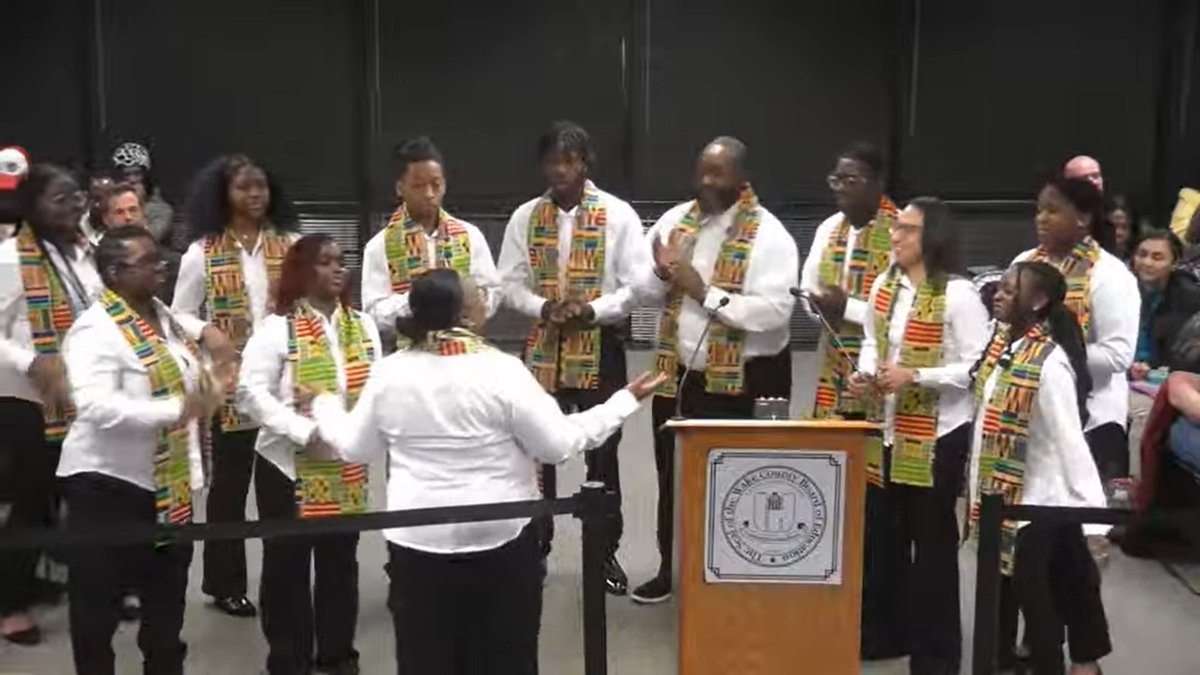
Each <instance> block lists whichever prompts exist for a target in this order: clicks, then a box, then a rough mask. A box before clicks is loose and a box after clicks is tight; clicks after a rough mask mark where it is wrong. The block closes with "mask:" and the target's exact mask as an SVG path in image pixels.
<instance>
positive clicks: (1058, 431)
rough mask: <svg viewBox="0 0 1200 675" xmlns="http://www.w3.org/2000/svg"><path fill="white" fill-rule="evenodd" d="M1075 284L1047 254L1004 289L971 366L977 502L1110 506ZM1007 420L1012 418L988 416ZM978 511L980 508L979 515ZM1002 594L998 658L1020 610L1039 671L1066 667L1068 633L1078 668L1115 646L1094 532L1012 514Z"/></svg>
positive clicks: (1023, 266) (1017, 272)
mask: <svg viewBox="0 0 1200 675" xmlns="http://www.w3.org/2000/svg"><path fill="white" fill-rule="evenodd" d="M1068 287H1069V281H1068V280H1066V279H1064V278H1063V276H1062V275H1061V274H1060V273H1059V272H1058V271H1057V270H1056V269H1055V268H1053V267H1051V266H1050V265H1048V264H1046V263H1041V262H1021V263H1016V264H1014V265H1013V267H1012V268H1011V269H1010V270H1009V271H1008V273H1007V274H1006V275H1005V277H1004V280H1003V281H1002V282H1001V286H1000V288H999V290H998V291H997V293H996V307H995V311H996V318H997V320H998V321H999V322H1000V323H999V324H998V328H997V330H996V332H995V334H994V335H993V337H992V341H991V344H990V345H989V346H988V349H987V350H986V351H985V352H984V355H983V358H981V359H980V361H979V363H978V364H976V366H975V368H973V369H972V374H973V375H974V379H975V397H976V401H975V402H976V406H977V407H976V412H975V416H974V417H975V423H974V429H973V432H972V433H973V436H972V441H971V463H970V472H971V481H970V486H971V504H972V505H975V506H977V505H978V499H979V495H980V494H989V493H999V494H1001V495H1003V496H1004V501H1005V502H1006V503H1009V504H1032V505H1041V506H1085V507H1086V506H1090V507H1103V506H1105V505H1106V499H1105V496H1104V488H1103V486H1102V485H1101V484H1100V476H1099V474H1098V473H1097V471H1096V464H1095V462H1094V461H1093V460H1092V458H1091V456H1090V452H1089V450H1088V444H1087V441H1086V440H1085V439H1084V436H1083V434H1082V432H1081V429H1082V427H1083V425H1084V424H1085V423H1086V419H1087V417H1088V416H1089V413H1088V403H1087V401H1088V394H1089V392H1090V391H1091V389H1092V387H1091V376H1090V374H1089V371H1090V370H1091V368H1090V367H1089V366H1088V364H1087V362H1088V360H1089V358H1090V357H1089V356H1088V353H1087V348H1086V347H1085V346H1084V342H1083V335H1082V333H1081V331H1080V328H1079V322H1078V321H1077V319H1076V318H1075V316H1073V315H1072V312H1071V311H1070V310H1069V309H1068V307H1067V306H1066V305H1064V301H1065V300H1066V299H1067V298H1068V297H1069V290H1068ZM998 419H1003V420H1005V421H1006V422H1005V423H1004V424H994V423H991V422H989V421H994V420H998ZM976 515H977V511H976V509H975V508H974V507H973V508H972V518H974V517H975V516H976ZM1003 527H1004V528H1005V532H1004V536H1003V537H1002V549H1001V571H1002V572H1003V574H1004V577H1003V581H1002V584H1001V590H1000V635H999V644H1000V655H999V656H1000V665H1001V667H1002V668H1010V667H1012V665H1013V664H1014V662H1015V654H1014V652H1015V645H1016V635H1017V616H1018V609H1019V610H1020V612H1021V613H1022V614H1024V616H1025V637H1026V642H1027V643H1028V645H1029V647H1030V652H1031V654H1030V657H1031V658H1030V666H1031V669H1032V673H1033V674H1034V675H1061V674H1062V673H1063V672H1064V669H1063V649H1062V647H1063V637H1064V634H1068V637H1069V643H1070V654H1071V661H1072V663H1073V665H1072V667H1071V673H1072V675H1083V674H1084V673H1099V672H1100V667H1099V665H1098V664H1097V663H1096V662H1097V661H1098V660H1099V659H1100V658H1102V657H1103V656H1105V655H1106V654H1108V653H1109V652H1111V651H1112V644H1111V642H1110V640H1109V635H1108V622H1107V619H1106V618H1105V615H1104V605H1103V603H1102V601H1101V598H1100V571H1099V569H1097V567H1096V562H1095V561H1094V560H1093V559H1092V556H1091V555H1090V553H1089V551H1088V546H1087V543H1086V541H1085V539H1084V528H1082V527H1081V526H1080V525H1078V524H1074V523H1067V524H1061V523H1055V522H1050V521H1046V520H1042V521H1036V522H1032V523H1023V524H1018V523H1016V522H1015V521H1005V523H1004V526H1003Z"/></svg>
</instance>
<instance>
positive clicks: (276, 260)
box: [204, 227, 291, 431]
mask: <svg viewBox="0 0 1200 675" xmlns="http://www.w3.org/2000/svg"><path fill="white" fill-rule="evenodd" d="M290 245H291V241H290V240H289V239H288V238H287V237H285V236H283V235H281V234H279V233H278V232H276V231H275V228H273V227H270V228H264V229H263V231H262V248H263V259H264V260H265V261H266V267H267V283H268V288H269V291H268V294H267V308H266V311H267V312H270V311H271V310H272V308H273V306H274V304H275V292H276V288H277V286H278V285H279V275H280V273H281V272H282V269H283V256H284V254H286V253H287V250H288V247H289V246H290ZM241 251H242V249H241V247H240V246H239V245H238V243H237V239H236V238H235V237H234V236H233V234H232V233H231V232H228V231H226V232H224V233H222V234H220V235H214V236H210V237H207V238H206V239H205V240H204V271H205V274H204V285H205V293H206V298H207V299H206V302H207V304H208V320H209V322H210V323H212V325H213V326H215V327H216V328H217V329H219V330H220V331H221V332H223V333H225V335H227V336H229V339H230V340H231V341H232V342H233V344H234V346H235V347H236V348H237V349H238V351H241V350H242V349H244V348H245V347H246V341H247V340H249V339H250V333H251V331H253V330H254V316H253V315H252V314H251V313H250V299H249V298H248V297H247V296H246V278H245V275H244V274H243V271H242V254H241ZM235 390H236V387H233V386H231V387H229V393H228V395H227V397H226V399H225V405H223V406H221V410H220V412H219V413H218V414H219V415H220V421H221V430H222V431H242V430H245V429H255V428H257V426H258V425H256V424H255V423H254V422H253V421H252V420H250V418H248V417H245V416H244V415H242V414H241V413H240V412H238V409H237V405H236V403H235V402H234V392H235Z"/></svg>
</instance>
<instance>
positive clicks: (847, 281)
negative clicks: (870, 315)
mask: <svg viewBox="0 0 1200 675" xmlns="http://www.w3.org/2000/svg"><path fill="white" fill-rule="evenodd" d="M896 214H897V209H896V205H895V204H893V203H892V200H890V199H888V198H887V197H883V198H881V199H880V201H879V210H878V211H876V213H875V218H874V219H873V220H872V221H871V222H870V224H868V225H867V226H866V227H864V228H863V229H862V230H861V231H859V233H858V237H856V238H855V240H854V249H853V250H851V251H849V255H850V266H849V269H847V268H846V255H847V243H848V242H849V241H850V229H851V228H850V221H849V220H847V219H846V218H844V217H843V218H842V222H841V223H839V224H838V226H837V227H835V228H833V232H831V233H830V235H829V242H828V244H827V245H826V246H825V253H824V254H823V255H822V256H821V264H820V271H819V273H818V279H819V280H820V282H821V285H822V286H838V287H841V289H842V290H843V291H845V292H846V297H847V298H850V299H855V300H862V301H864V302H865V301H866V300H867V298H868V296H870V294H871V286H872V285H874V283H875V278H876V277H878V276H879V275H880V274H883V273H884V272H885V271H887V269H888V265H889V264H891V257H892V225H893V224H894V223H895V222H896ZM843 272H845V273H844V274H843ZM838 338H839V339H840V340H841V342H842V346H843V347H845V351H846V353H847V354H848V355H849V356H850V358H851V359H853V360H854V361H855V362H857V361H858V355H859V353H860V352H861V351H862V340H863V330H862V326H856V325H854V324H852V323H850V322H848V321H847V322H843V323H842V326H841V329H840V331H839V332H838ZM825 339H826V340H827V341H829V342H832V341H831V340H830V339H829V336H825ZM850 371H851V366H850V364H849V363H847V362H846V360H845V359H844V358H842V356H841V354H839V353H838V351H837V350H836V349H834V347H833V345H832V344H828V345H827V346H826V348H825V361H824V363H823V364H822V366H821V374H820V377H819V379H818V380H817V394H816V402H815V404H814V406H813V417H815V418H817V419H830V418H838V417H841V416H843V415H847V414H862V413H864V412H866V405H865V403H864V402H863V401H859V400H855V399H853V398H851V397H850V396H849V394H848V393H847V392H846V390H845V388H846V385H847V384H848V383H849V381H850V375H851V372H850Z"/></svg>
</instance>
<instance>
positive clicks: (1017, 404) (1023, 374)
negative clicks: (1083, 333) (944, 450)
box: [971, 326, 1055, 575]
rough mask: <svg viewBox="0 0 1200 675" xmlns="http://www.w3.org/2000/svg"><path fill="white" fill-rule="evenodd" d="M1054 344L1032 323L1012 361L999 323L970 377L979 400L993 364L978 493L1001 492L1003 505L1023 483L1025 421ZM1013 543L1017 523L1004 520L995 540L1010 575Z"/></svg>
mask: <svg viewBox="0 0 1200 675" xmlns="http://www.w3.org/2000/svg"><path fill="white" fill-rule="evenodd" d="M1054 348H1055V344H1054V341H1053V340H1052V339H1050V336H1049V334H1048V333H1047V331H1046V329H1045V328H1044V327H1042V326H1034V327H1033V328H1031V329H1030V330H1029V331H1028V332H1027V333H1026V334H1025V340H1024V342H1023V343H1022V344H1021V345H1020V347H1019V348H1018V349H1017V351H1016V352H1015V353H1013V354H1012V356H1011V359H1005V358H1004V354H1005V353H1006V352H1009V351H1010V349H1009V336H1008V329H1007V327H1005V326H998V327H997V328H996V333H995V334H994V335H993V336H992V342H991V344H990V345H988V349H987V352H985V356H984V360H983V363H981V364H980V367H979V371H978V373H977V374H976V375H975V401H976V405H977V407H978V404H979V403H981V402H983V394H984V388H985V387H986V386H987V382H988V380H989V379H990V378H991V377H992V374H993V373H994V372H995V371H996V369H997V368H999V369H1000V375H999V380H998V381H997V383H996V389H995V391H994V392H992V396H991V398H990V399H988V400H987V402H986V405H985V406H984V410H983V439H982V442H981V444H980V451H979V494H981V495H983V494H1000V495H1003V497H1004V503H1005V504H1019V503H1020V502H1021V492H1022V489H1023V487H1024V484H1025V452H1026V449H1027V448H1028V445H1029V420H1030V417H1031V416H1032V414H1033V409H1034V403H1035V402H1036V400H1037V393H1038V385H1039V383H1040V381H1041V378H1042V364H1043V363H1045V361H1046V357H1048V356H1049V355H1050V353H1051V352H1052V351H1054ZM978 518H979V504H973V505H972V507H971V520H972V521H975V520H977V519H978ZM1016 543H1017V524H1016V522H1015V521H1011V520H1006V521H1004V524H1003V530H1002V531H1001V540H1000V569H1001V571H1002V572H1004V573H1005V574H1008V575H1011V574H1012V570H1013V553H1014V551H1015V549H1016Z"/></svg>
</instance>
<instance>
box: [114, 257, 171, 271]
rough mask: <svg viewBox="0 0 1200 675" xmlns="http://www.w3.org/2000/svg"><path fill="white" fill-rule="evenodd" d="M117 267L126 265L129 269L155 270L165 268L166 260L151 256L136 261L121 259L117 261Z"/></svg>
mask: <svg viewBox="0 0 1200 675" xmlns="http://www.w3.org/2000/svg"><path fill="white" fill-rule="evenodd" d="M117 266H118V267H127V268H129V269H136V270H143V271H147V272H157V271H159V270H164V269H166V268H167V261H166V260H163V259H162V258H151V259H148V260H139V261H137V262H125V261H124V260H122V261H121V262H119V263H117Z"/></svg>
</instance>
